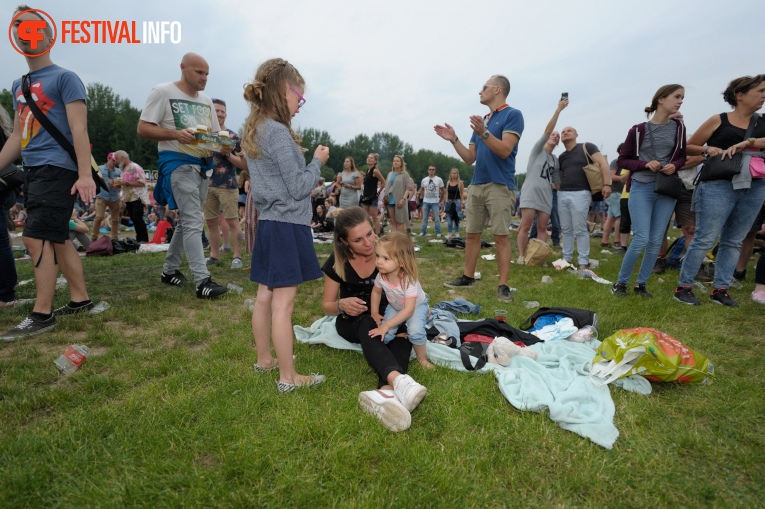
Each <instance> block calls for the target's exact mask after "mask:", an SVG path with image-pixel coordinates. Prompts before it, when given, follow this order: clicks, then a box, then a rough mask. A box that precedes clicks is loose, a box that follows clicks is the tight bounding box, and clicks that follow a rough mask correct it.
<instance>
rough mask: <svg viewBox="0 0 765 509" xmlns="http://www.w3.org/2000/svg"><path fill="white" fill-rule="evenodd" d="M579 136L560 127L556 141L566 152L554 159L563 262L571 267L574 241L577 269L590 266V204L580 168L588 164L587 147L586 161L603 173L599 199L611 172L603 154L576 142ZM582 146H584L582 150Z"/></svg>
mask: <svg viewBox="0 0 765 509" xmlns="http://www.w3.org/2000/svg"><path fill="white" fill-rule="evenodd" d="M578 137H579V133H577V132H576V129H574V128H573V127H570V126H569V127H564V128H563V130H562V131H561V132H560V139H561V141H562V142H563V146H564V147H566V151H565V152H563V153H562V154H561V155H560V156H558V162H559V164H560V188H559V190H558V216H559V219H560V229H561V233H562V241H563V242H562V243H563V259H564V260H566V261H567V262H568V263H571V264H573V258H574V239H576V250H577V253H578V257H577V264H578V265H579V268H580V269H583V268H586V267H588V266H589V264H590V231H589V229H588V228H587V216H588V215H589V212H590V203H592V192H591V191H590V184H589V182H588V180H587V176H586V175H585V173H584V167H585V166H586V165H587V164H588V163H589V161H588V159H587V156H586V155H585V153H584V147H587V154H589V156H590V157H589V159H590V160H592V161H594V162H595V163H596V164H597V165H598V166H599V167H600V171H601V173H602V174H603V191H602V193H603V198H604V199H605V198H608V197H609V196H610V195H611V170H610V168H609V167H608V162H607V161H606V158H605V157H603V154H601V153H600V150H598V147H597V146H596V145H594V144H592V143H584V144H582V143H577V141H576V140H577V138H578ZM583 145H584V147H583Z"/></svg>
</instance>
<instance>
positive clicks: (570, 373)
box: [495, 340, 651, 449]
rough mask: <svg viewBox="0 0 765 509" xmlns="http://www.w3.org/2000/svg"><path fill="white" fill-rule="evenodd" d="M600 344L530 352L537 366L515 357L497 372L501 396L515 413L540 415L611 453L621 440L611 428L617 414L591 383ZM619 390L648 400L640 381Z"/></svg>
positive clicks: (543, 346)
mask: <svg viewBox="0 0 765 509" xmlns="http://www.w3.org/2000/svg"><path fill="white" fill-rule="evenodd" d="M599 344H600V342H599V341H597V340H593V341H589V342H587V343H571V342H569V341H553V342H550V343H538V344H536V345H532V346H531V347H529V348H533V349H534V350H535V351H536V352H537V354H538V356H539V357H538V359H537V360H536V361H534V360H532V359H529V358H528V357H523V356H519V355H517V356H515V357H513V358H512V360H511V362H510V366H508V367H507V368H504V369H502V370H498V371H496V372H495V374H496V376H497V380H498V381H499V390H500V391H501V392H502V394H503V395H504V396H505V398H506V399H507V400H508V401H509V402H510V404H511V405H513V406H514V407H515V408H517V409H519V410H529V411H532V412H543V411H545V410H548V412H549V416H550V419H551V420H552V421H554V422H556V423H558V425H559V426H560V427H561V428H563V429H565V430H568V431H572V432H574V433H576V434H577V435H581V436H583V437H585V438H588V439H590V440H592V441H593V442H594V443H596V444H598V445H600V446H601V447H605V448H606V449H611V448H612V447H613V445H614V443H615V442H616V439H617V437H618V436H619V430H617V429H616V426H615V425H614V414H615V412H616V409H615V407H614V402H613V400H612V399H611V392H610V391H608V390H605V391H604V390H602V389H605V387H597V386H595V384H593V383H592V382H591V381H590V380H589V373H590V367H591V366H592V359H593V357H594V356H595V352H596V349H597V346H598V345H599ZM620 386H621V387H622V388H623V389H625V390H629V391H632V392H637V393H639V394H649V393H650V392H651V386H650V383H649V382H648V380H646V379H645V378H643V377H638V378H632V379H629V380H627V379H625V380H624V382H623V383H622V384H620Z"/></svg>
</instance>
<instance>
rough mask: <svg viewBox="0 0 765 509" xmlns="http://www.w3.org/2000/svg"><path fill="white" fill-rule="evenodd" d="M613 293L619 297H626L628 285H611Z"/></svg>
mask: <svg viewBox="0 0 765 509" xmlns="http://www.w3.org/2000/svg"><path fill="white" fill-rule="evenodd" d="M611 293H613V294H614V295H616V296H617V297H626V296H627V285H625V284H624V283H614V286H612V287H611Z"/></svg>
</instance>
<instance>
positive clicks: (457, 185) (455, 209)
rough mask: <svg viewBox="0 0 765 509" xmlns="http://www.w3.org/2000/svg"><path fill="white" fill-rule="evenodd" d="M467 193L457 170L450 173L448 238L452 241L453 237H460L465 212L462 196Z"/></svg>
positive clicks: (447, 184) (448, 185)
mask: <svg viewBox="0 0 765 509" xmlns="http://www.w3.org/2000/svg"><path fill="white" fill-rule="evenodd" d="M464 193H465V185H464V184H463V183H462V180H460V173H459V171H457V168H452V171H450V172H449V181H448V182H447V183H446V207H445V212H446V238H447V240H450V239H451V238H452V235H453V236H455V237H457V238H459V236H460V216H459V215H460V214H461V213H462V211H463V210H465V205H464V204H463V203H462V195H463V194H464Z"/></svg>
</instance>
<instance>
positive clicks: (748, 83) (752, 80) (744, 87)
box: [722, 74, 765, 108]
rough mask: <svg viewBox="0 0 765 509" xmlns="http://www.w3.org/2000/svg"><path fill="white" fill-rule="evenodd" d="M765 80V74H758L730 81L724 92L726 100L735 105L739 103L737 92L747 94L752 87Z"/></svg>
mask: <svg viewBox="0 0 765 509" xmlns="http://www.w3.org/2000/svg"><path fill="white" fill-rule="evenodd" d="M763 81H765V74H758V75H756V76H742V77H740V78H736V79H735V80H733V81H731V82H730V83H728V88H726V89H725V91H724V92H723V93H722V95H723V99H725V102H726V103H728V104H730V105H731V106H733V107H734V108H735V107H736V105H738V101H737V100H736V94H745V93H747V92H749V91H750V90H751V89H753V88H754V87H756V86H757V85H759V84H760V83H762V82H763Z"/></svg>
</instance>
